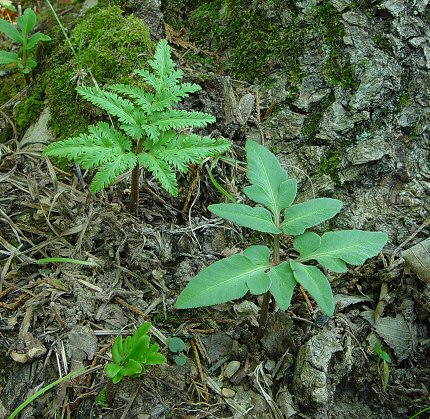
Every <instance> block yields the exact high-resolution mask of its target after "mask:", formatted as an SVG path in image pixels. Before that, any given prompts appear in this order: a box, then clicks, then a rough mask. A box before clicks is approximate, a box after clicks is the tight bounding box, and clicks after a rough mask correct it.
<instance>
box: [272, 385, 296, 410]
mask: <svg viewBox="0 0 430 419" xmlns="http://www.w3.org/2000/svg"><path fill="white" fill-rule="evenodd" d="M276 404H277V405H278V407H279V409H280V410H281V412H282V414H283V415H284V417H286V418H289V417H291V416H294V415H295V414H296V413H297V411H296V409H295V408H294V403H293V396H292V395H291V393H290V391H289V390H288V387H287V386H283V387H281V388H280V389H279V391H278V395H277V398H276Z"/></svg>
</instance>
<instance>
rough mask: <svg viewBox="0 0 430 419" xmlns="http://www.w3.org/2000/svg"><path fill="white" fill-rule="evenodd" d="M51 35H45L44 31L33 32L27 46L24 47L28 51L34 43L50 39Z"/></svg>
mask: <svg viewBox="0 0 430 419" xmlns="http://www.w3.org/2000/svg"><path fill="white" fill-rule="evenodd" d="M50 40H51V37H50V36H48V35H45V34H44V33H41V32H37V33H35V34H34V35H33V36H32V37H31V38H30V39H29V40H28V42H27V46H26V47H25V49H26V50H27V51H28V50H30V49H32V48H34V46H35V45H37V44H38V43H39V42H41V41H45V42H46V41H50Z"/></svg>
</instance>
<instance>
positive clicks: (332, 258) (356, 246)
mask: <svg viewBox="0 0 430 419" xmlns="http://www.w3.org/2000/svg"><path fill="white" fill-rule="evenodd" d="M387 240H388V236H387V234H386V233H382V232H371V231H362V230H340V231H331V232H328V233H324V234H323V235H322V237H321V245H320V246H319V247H318V248H317V249H315V250H313V251H312V252H304V253H303V254H301V257H300V261H302V262H306V261H308V260H312V259H314V260H316V261H318V262H319V263H321V265H324V266H326V267H327V268H328V269H332V270H334V271H335V272H345V271H341V270H336V269H334V268H336V267H337V266H342V263H341V262H339V260H341V261H343V262H344V263H349V264H350V265H361V264H363V263H364V262H365V260H366V259H368V258H370V257H373V256H376V255H377V254H378V253H379V252H380V251H381V250H382V248H383V247H384V246H385V244H386V243H387ZM345 269H346V266H345Z"/></svg>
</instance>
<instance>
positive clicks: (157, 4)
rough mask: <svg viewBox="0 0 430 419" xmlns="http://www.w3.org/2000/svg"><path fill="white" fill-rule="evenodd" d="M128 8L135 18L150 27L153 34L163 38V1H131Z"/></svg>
mask: <svg viewBox="0 0 430 419" xmlns="http://www.w3.org/2000/svg"><path fill="white" fill-rule="evenodd" d="M128 6H129V7H130V8H131V10H132V11H133V14H134V15H135V16H137V17H138V18H140V19H142V20H143V21H144V22H145V23H146V24H147V25H148V27H149V29H150V31H151V32H152V34H154V35H156V36H158V37H162V36H163V34H164V29H163V13H162V12H161V0H129V2H128Z"/></svg>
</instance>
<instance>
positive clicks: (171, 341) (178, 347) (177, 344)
mask: <svg viewBox="0 0 430 419" xmlns="http://www.w3.org/2000/svg"><path fill="white" fill-rule="evenodd" d="M167 346H168V347H169V350H170V352H173V353H174V354H175V355H173V359H174V361H175V363H176V365H181V366H182V365H185V364H186V363H187V359H188V358H187V357H186V356H185V355H184V354H181V353H180V352H182V351H183V350H184V349H185V343H184V341H183V340H182V339H180V338H177V337H170V338H168V339H167Z"/></svg>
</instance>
